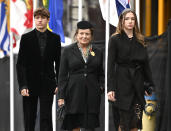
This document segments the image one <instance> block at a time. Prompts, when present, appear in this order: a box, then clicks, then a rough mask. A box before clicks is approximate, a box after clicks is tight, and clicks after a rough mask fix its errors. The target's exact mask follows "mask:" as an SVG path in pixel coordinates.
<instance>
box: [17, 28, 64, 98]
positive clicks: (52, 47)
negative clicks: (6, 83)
mask: <svg viewBox="0 0 171 131" xmlns="http://www.w3.org/2000/svg"><path fill="white" fill-rule="evenodd" d="M60 55H61V43H60V37H59V36H58V35H56V34H54V33H52V32H50V31H47V39H46V47H45V50H44V55H43V57H41V54H40V46H39V43H38V38H37V34H36V30H33V31H31V32H29V33H26V34H24V35H22V38H21V41H20V49H19V54H18V60H17V77H18V83H19V89H20V90H21V89H22V88H23V87H27V88H28V89H29V94H30V95H38V94H40V93H41V92H44V93H46V94H52V93H54V91H55V88H56V86H57V79H58V72H59V64H60ZM54 62H55V70H54Z"/></svg>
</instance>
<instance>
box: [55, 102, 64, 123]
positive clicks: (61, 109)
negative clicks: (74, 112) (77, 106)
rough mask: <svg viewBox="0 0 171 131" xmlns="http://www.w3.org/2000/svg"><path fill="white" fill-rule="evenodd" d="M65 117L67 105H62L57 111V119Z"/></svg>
mask: <svg viewBox="0 0 171 131" xmlns="http://www.w3.org/2000/svg"><path fill="white" fill-rule="evenodd" d="M64 117H65V105H61V106H59V107H58V109H57V111H56V119H57V120H60V121H61V120H63V119H64Z"/></svg>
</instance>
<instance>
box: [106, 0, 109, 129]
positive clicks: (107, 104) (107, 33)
mask: <svg viewBox="0 0 171 131" xmlns="http://www.w3.org/2000/svg"><path fill="white" fill-rule="evenodd" d="M106 9H107V11H106V37H105V38H106V39H105V131H109V103H108V96H107V59H108V41H109V17H110V16H109V13H110V0H106Z"/></svg>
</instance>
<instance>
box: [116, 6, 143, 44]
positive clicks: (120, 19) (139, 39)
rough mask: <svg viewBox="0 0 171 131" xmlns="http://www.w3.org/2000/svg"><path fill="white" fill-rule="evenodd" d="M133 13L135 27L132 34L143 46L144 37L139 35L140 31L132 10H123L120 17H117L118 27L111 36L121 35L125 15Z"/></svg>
mask: <svg viewBox="0 0 171 131" xmlns="http://www.w3.org/2000/svg"><path fill="white" fill-rule="evenodd" d="M130 12H131V13H133V14H134V17H135V26H134V29H133V32H134V33H135V36H136V38H137V40H138V41H139V42H140V43H141V44H142V45H143V46H145V42H144V36H143V35H142V34H141V32H140V29H139V27H138V22H137V16H136V14H135V11H134V10H132V9H129V8H127V9H125V10H124V11H123V12H122V13H121V15H120V16H119V22H118V26H117V28H116V32H115V33H114V34H113V35H116V34H121V33H122V31H124V27H123V24H124V20H125V16H126V14H127V13H130Z"/></svg>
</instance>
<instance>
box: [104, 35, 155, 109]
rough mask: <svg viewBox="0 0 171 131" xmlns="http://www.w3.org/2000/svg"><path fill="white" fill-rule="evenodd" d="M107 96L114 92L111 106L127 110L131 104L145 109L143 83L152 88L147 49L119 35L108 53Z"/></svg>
mask: <svg viewBox="0 0 171 131" xmlns="http://www.w3.org/2000/svg"><path fill="white" fill-rule="evenodd" d="M107 80H108V92H109V91H115V98H116V101H115V102H114V104H115V105H116V106H117V107H119V108H120V109H126V110H127V109H129V108H130V106H131V104H132V102H133V100H135V99H136V100H138V101H139V103H140V104H141V105H142V106H143V107H144V105H145V99H144V94H145V88H144V82H148V83H149V85H150V86H154V85H153V81H152V75H151V70H150V67H149V62H148V54H147V50H146V48H145V47H144V46H143V45H142V44H140V43H139V42H138V41H137V39H136V38H135V35H134V37H133V38H132V40H130V39H129V38H128V37H127V35H126V34H125V33H124V32H122V33H121V34H117V35H115V36H112V37H111V38H110V40H109V49H108V76H107Z"/></svg>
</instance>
